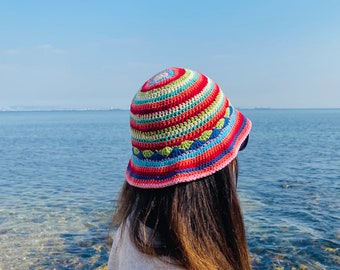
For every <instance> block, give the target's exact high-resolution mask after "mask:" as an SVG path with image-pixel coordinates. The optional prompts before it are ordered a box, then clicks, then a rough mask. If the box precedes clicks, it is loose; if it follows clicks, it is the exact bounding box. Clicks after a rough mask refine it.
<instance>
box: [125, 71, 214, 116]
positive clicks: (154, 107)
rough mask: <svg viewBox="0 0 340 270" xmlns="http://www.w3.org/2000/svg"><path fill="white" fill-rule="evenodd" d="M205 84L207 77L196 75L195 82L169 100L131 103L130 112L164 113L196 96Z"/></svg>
mask: <svg viewBox="0 0 340 270" xmlns="http://www.w3.org/2000/svg"><path fill="white" fill-rule="evenodd" d="M207 82H208V78H207V77H205V76H203V75H202V74H198V79H197V81H196V82H194V84H192V85H190V86H189V87H188V88H186V89H185V90H184V91H183V92H181V93H179V94H178V95H175V96H170V97H169V98H165V99H162V100H160V101H158V102H152V103H144V104H135V103H134V102H132V104H131V106H130V111H131V113H133V114H148V113H153V112H158V111H166V110H168V109H170V108H173V107H175V106H177V105H178V104H180V103H183V102H185V101H187V100H188V99H190V98H192V97H193V96H195V95H197V94H198V93H199V92H201V90H202V89H203V88H204V86H206V85H207Z"/></svg>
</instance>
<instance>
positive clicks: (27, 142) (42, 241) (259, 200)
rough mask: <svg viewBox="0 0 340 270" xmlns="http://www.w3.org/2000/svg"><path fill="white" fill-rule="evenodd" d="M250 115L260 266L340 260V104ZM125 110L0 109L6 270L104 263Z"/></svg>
mask: <svg viewBox="0 0 340 270" xmlns="http://www.w3.org/2000/svg"><path fill="white" fill-rule="evenodd" d="M244 113H245V114H246V115H247V116H248V117H249V118H250V119H251V120H252V122H253V129H252V132H251V136H250V140H249V143H248V146H247V148H246V149H245V150H244V151H243V152H241V153H240V155H239V164H240V178H239V184H238V191H239V195H240V199H241V202H242V207H243V213H244V219H245V224H246V229H247V238H248V243H249V247H250V251H251V255H252V260H253V266H254V269H261V270H262V269H294V267H295V268H296V269H299V268H301V269H303V267H307V269H340V267H339V266H340V110H338V109H334V110H316V109H315V110H244ZM128 118H129V114H128V111H55V112H0V250H1V256H0V269H95V268H96V267H99V266H101V265H103V264H105V263H106V262H107V259H108V251H109V243H108V242H107V235H108V229H109V223H110V219H111V217H112V210H113V205H114V201H115V199H116V196H117V193H118V192H119V189H120V187H121V185H122V183H123V181H124V172H125V167H126V164H127V161H128V159H129V156H130V137H129V136H130V135H129V126H128V121H129V119H128ZM280 267H281V268H280Z"/></svg>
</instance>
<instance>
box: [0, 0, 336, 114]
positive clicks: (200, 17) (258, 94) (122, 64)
mask: <svg viewBox="0 0 340 270" xmlns="http://www.w3.org/2000/svg"><path fill="white" fill-rule="evenodd" d="M339 14H340V1H338V0H319V1H316V0H275V1H274V0H272V1H269V0H268V1H262V0H256V1H254V0H249V1H246V0H244V1H229V0H224V1H223V0H221V1H213V0H212V1H198V0H196V1H183V0H182V1H180V0H173V1H153V0H150V1H137V0H135V1H131V0H127V1H115V0H111V1H104V0H101V1H100V0H98V1H94V0H93V1H88V0H82V1H78V0H72V1H65V0H58V1H38V0H31V1H17V0H11V1H4V0H0V40H1V42H0V109H6V108H7V109H8V108H35V107H50V108H52V107H54V108H67V109H70V108H74V109H87V108H90V109H103V108H121V109H127V108H129V105H130V102H131V99H132V98H133V96H134V94H135V93H136V92H137V91H138V89H139V88H140V87H141V85H142V84H143V83H144V82H145V81H146V80H147V79H148V78H150V77H151V76H153V75H154V74H156V73H158V72H159V71H161V70H163V69H165V68H167V67H173V66H175V67H185V68H189V69H192V70H197V71H200V72H202V73H204V74H205V75H207V76H209V77H210V78H212V79H213V80H214V81H216V82H217V83H218V84H219V86H220V87H221V88H222V90H223V92H224V93H225V95H226V96H227V97H228V98H229V99H230V100H231V102H232V103H233V104H234V106H236V107H244V108H254V107H266V108H340V16H339Z"/></svg>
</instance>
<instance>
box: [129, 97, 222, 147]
mask: <svg viewBox="0 0 340 270" xmlns="http://www.w3.org/2000/svg"><path fill="white" fill-rule="evenodd" d="M226 109H227V101H226V100H225V101H224V104H223V106H222V109H221V110H220V111H218V112H217V113H216V114H215V115H214V117H213V118H212V119H210V121H209V122H207V123H206V124H205V125H203V126H201V127H200V128H196V129H194V130H193V131H191V132H189V133H188V134H185V135H184V136H182V137H178V138H173V139H169V140H167V141H164V142H151V143H146V142H138V141H136V140H133V138H132V140H131V143H132V146H134V147H137V148H138V149H139V150H146V149H150V150H157V149H162V148H164V147H165V146H169V147H173V146H177V145H180V144H181V143H182V142H183V141H185V140H194V139H196V138H198V137H199V136H200V135H201V134H202V133H203V132H204V131H206V130H211V129H213V128H214V127H215V126H216V124H217V122H218V121H219V120H220V119H222V118H223V117H224V115H225V112H226Z"/></svg>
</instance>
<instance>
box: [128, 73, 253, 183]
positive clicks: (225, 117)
mask: <svg viewBox="0 0 340 270" xmlns="http://www.w3.org/2000/svg"><path fill="white" fill-rule="evenodd" d="M130 126H131V142H132V157H131V159H130V161H129V164H128V167H127V170H126V180H127V182H128V183H129V184H130V185H132V186H135V187H139V188H163V187H167V186H171V185H175V184H178V183H183V182H189V181H193V180H196V179H199V178H202V177H205V176H209V175H212V174H213V173H215V172H216V171H218V170H221V169H222V168H224V167H225V166H227V165H228V163H230V162H231V161H232V160H233V159H234V158H235V157H236V155H237V153H238V151H239V149H240V147H241V145H242V143H243V142H244V141H245V140H246V138H247V136H248V134H249V132H250V129H251V122H250V120H249V119H247V118H246V117H245V116H244V115H243V114H242V113H241V112H239V111H238V110H236V109H235V108H234V107H233V106H232V105H231V103H230V102H229V100H228V99H227V98H226V97H225V96H224V95H223V92H222V91H221V89H220V88H219V86H218V85H217V84H216V83H215V82H214V81H213V80H211V79H210V78H208V77H207V76H205V75H203V74H201V73H199V72H196V71H192V70H189V69H185V68H175V67H172V68H168V69H165V70H163V71H161V72H159V73H157V74H156V75H154V76H153V77H151V78H150V79H149V80H147V81H146V82H145V83H144V84H143V86H142V87H141V89H140V90H139V91H138V92H137V94H136V95H135V96H134V98H133V100H132V103H131V107H130Z"/></svg>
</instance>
